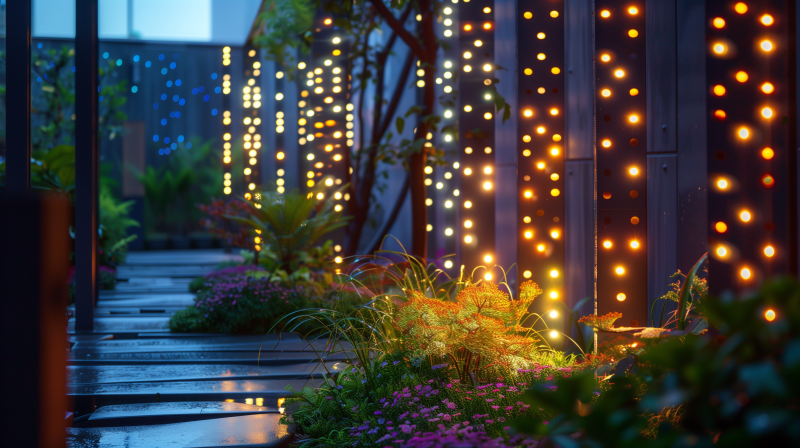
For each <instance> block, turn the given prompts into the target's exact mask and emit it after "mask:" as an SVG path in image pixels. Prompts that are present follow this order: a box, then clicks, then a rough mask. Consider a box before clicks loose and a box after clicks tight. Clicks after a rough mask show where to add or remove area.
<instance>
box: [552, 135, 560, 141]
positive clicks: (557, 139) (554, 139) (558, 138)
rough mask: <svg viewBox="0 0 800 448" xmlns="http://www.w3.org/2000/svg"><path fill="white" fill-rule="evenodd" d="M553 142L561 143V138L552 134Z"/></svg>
mask: <svg viewBox="0 0 800 448" xmlns="http://www.w3.org/2000/svg"><path fill="white" fill-rule="evenodd" d="M553 141H554V142H560V141H561V136H560V135H559V134H553Z"/></svg>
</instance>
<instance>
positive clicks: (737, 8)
mask: <svg viewBox="0 0 800 448" xmlns="http://www.w3.org/2000/svg"><path fill="white" fill-rule="evenodd" d="M733 9H734V10H735V11H736V12H738V13H739V14H744V13H746V12H747V5H745V4H744V3H742V2H739V3H737V4H736V6H734V7H733Z"/></svg>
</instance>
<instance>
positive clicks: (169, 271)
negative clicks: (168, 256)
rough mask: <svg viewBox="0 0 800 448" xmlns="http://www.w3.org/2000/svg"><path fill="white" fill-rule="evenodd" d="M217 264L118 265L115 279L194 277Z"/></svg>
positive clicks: (203, 273)
mask: <svg viewBox="0 0 800 448" xmlns="http://www.w3.org/2000/svg"><path fill="white" fill-rule="evenodd" d="M216 268H217V265H216V264H214V265H206V266H202V265H198V266H141V267H138V266H136V267H134V266H125V265H123V266H118V267H117V279H120V280H125V279H132V278H142V277H150V278H157V277H167V278H190V279H193V278H196V277H201V276H203V275H206V274H208V273H211V272H213V271H214V270H215V269H216Z"/></svg>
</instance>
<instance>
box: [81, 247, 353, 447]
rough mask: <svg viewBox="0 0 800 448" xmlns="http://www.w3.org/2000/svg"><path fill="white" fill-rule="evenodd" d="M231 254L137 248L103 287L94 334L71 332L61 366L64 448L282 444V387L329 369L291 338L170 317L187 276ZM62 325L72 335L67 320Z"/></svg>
mask: <svg viewBox="0 0 800 448" xmlns="http://www.w3.org/2000/svg"><path fill="white" fill-rule="evenodd" d="M236 257H237V256H232V255H226V254H224V253H223V252H222V251H215V250H196V251H163V252H157V251H152V252H138V253H131V254H130V255H129V256H128V260H127V264H125V265H124V266H120V267H119V269H118V273H119V281H120V283H119V284H118V287H117V289H116V290H114V291H102V292H101V294H100V298H99V301H98V304H97V307H96V309H95V333H94V334H92V335H74V334H73V335H72V336H71V338H72V342H74V343H75V344H74V346H73V347H72V350H71V352H70V355H69V360H68V363H69V366H68V370H67V381H68V394H69V395H70V397H71V398H72V400H73V402H74V410H75V415H76V417H75V419H74V422H73V424H72V427H70V428H68V429H67V435H68V437H67V441H68V446H69V447H74V448H89V447H92V448H94V447H97V448H100V447H108V448H115V447H173V446H174V447H217V446H237V447H238V446H242V447H243V446H248V447H249V446H253V447H255V446H283V445H286V444H287V443H288V440H289V436H290V435H289V432H288V430H287V428H286V427H285V426H283V425H280V424H279V423H278V420H279V419H280V411H281V409H280V406H279V399H280V398H283V397H286V396H288V395H289V392H287V391H286V389H285V388H286V387H287V386H291V387H293V388H296V389H300V388H302V387H304V386H310V387H314V386H315V385H317V384H320V382H321V381H323V380H322V374H323V373H324V371H325V369H328V370H329V371H333V370H338V369H341V368H344V366H345V364H343V363H337V360H343V359H344V356H336V357H330V358H329V359H328V362H326V363H325V365H324V366H323V365H322V364H321V363H319V361H318V358H317V356H316V355H315V352H314V349H316V350H324V343H323V342H321V341H317V342H314V344H313V348H312V346H311V345H310V344H309V343H308V342H306V341H303V340H301V339H300V338H298V337H297V336H296V335H291V334H284V335H281V337H278V336H276V335H269V336H266V337H265V336H230V335H211V334H173V333H170V332H169V326H168V322H169V317H170V316H171V315H172V314H173V313H175V312H176V311H178V310H180V309H183V308H185V307H186V306H188V305H191V304H192V303H193V298H194V295H193V294H191V293H189V292H188V284H189V282H190V281H191V280H192V279H193V278H195V277H198V276H200V275H204V274H206V273H208V272H211V271H212V270H214V269H215V268H216V266H217V265H218V264H219V263H221V262H223V261H225V260H231V259H234V258H236ZM68 331H69V332H71V333H74V331H73V323H72V322H70V324H69V326H68Z"/></svg>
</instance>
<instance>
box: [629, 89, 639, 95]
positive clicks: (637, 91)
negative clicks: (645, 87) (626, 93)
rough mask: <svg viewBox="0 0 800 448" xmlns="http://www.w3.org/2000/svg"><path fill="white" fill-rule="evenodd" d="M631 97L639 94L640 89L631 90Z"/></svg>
mask: <svg viewBox="0 0 800 448" xmlns="http://www.w3.org/2000/svg"><path fill="white" fill-rule="evenodd" d="M630 94H631V96H636V95H638V94H639V89H631V91H630Z"/></svg>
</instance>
